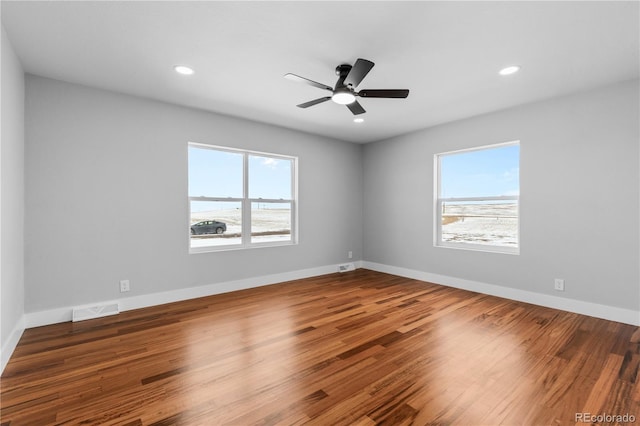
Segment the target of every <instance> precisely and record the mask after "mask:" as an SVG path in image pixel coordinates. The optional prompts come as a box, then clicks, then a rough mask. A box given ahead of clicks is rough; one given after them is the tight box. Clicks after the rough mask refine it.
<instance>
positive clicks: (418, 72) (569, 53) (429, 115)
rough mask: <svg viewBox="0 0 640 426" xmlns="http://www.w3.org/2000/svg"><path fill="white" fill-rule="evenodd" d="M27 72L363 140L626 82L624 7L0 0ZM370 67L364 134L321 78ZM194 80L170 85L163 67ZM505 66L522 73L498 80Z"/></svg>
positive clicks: (631, 53)
mask: <svg viewBox="0 0 640 426" xmlns="http://www.w3.org/2000/svg"><path fill="white" fill-rule="evenodd" d="M2 22H3V25H4V26H5V29H6V31H7V34H8V36H9V39H10V41H11V43H12V44H13V47H14V49H15V50H16V53H17V55H18V57H19V58H20V60H21V62H22V64H23V66H24V68H25V71H26V72H28V73H32V74H36V75H41V76H45V77H50V78H54V79H59V80H64V81H69V82H74V83H80V84H85V85H89V86H94V87H98V88H103V89H109V90H114V91H118V92H123V93H129V94H133V95H137V96H143V97H148V98H153V99H157V100H161V101H166V102H171V103H176V104H181V105H186V106H190V107H195V108H201V109H205V110H210V111H215V112H219V113H223V114H228V115H232V116H239V117H244V118H247V119H251V120H256V121H261V122H266V123H271V124H275V125H279V126H284V127H288V128H293V129H298V130H302V131H305V132H311V133H316V134H321V135H326V136H329V137H332V138H337V139H340V140H344V141H351V142H360V143H364V142H371V141H375V140H380V139H385V138H388V137H392V136H395V135H399V134H403V133H407V132H411V131H414V130H418V129H422V128H426V127H430V126H433V125H436V124H439V123H444V122H448V121H452V120H457V119H461V118H465V117H469V116H474V115H478V114H482V113H486V112H490V111H495V110H499V109H503V108H508V107H511V106H514V105H518V104H522V103H527V102H532V101H535V100H540V99H544V98H549V97H554V96H558V95H562V94H566V93H571V92H576V91H581V90H585V89H588V88H591V87H595V86H600V85H606V84H610V83H613V82H616V81H623V80H629V79H633V78H638V75H639V64H640V29H639V3H638V2H636V1H632V2H606V1H602V2H541V1H538V2H484V1H471V2H415V1H412V2H398V1H374V2H365V1H354V2H346V1H341V2H324V1H322V2H263V1H262V2H213V1H209V2H205V1H201V2H187V1H172V2H166V1H164V2H151V1H140V2H137V1H136V2H133V1H124V2H119V1H104V2H89V1H84V2H70V1H69V2H51V1H46V2H39V1H15V2H12V1H2ZM357 58H365V59H369V60H371V61H373V62H375V64H376V66H375V67H374V68H373V70H372V71H371V72H370V73H369V75H368V76H367V77H366V78H365V79H364V81H363V82H362V84H360V86H359V89H410V90H411V93H410V95H409V97H408V98H407V99H404V100H403V99H361V100H360V103H361V104H362V105H363V106H364V108H365V109H366V110H367V113H366V114H364V115H363V117H364V118H365V120H366V121H365V122H364V123H362V124H354V123H353V121H352V120H353V115H352V114H351V113H350V112H349V110H348V109H347V108H346V107H344V106H341V105H337V104H334V103H333V102H325V103H323V104H320V105H316V106H314V107H311V108H308V109H300V108H296V106H295V105H297V104H299V103H302V102H305V101H308V100H312V99H315V98H319V97H322V96H326V95H327V93H328V92H325V91H323V90H321V89H317V88H314V87H311V86H306V85H303V84H298V83H294V82H291V81H288V80H285V79H284V78H283V75H284V74H286V73H294V74H298V75H301V76H304V77H306V78H309V79H312V80H315V81H318V82H321V83H324V84H327V85H329V86H333V85H334V84H335V82H336V79H337V76H336V75H335V72H334V70H335V67H336V66H337V65H338V64H340V63H351V64H352V63H353V62H355V60H356V59H357ZM175 64H186V65H189V66H191V67H193V68H194V69H195V71H196V73H195V74H194V75H193V76H190V77H184V76H180V75H178V74H176V73H175V72H174V71H173V65H175ZM510 64H518V65H521V66H522V70H521V72H520V73H518V74H515V75H512V76H509V77H501V76H499V75H498V70H499V69H501V68H502V67H504V66H506V65H510Z"/></svg>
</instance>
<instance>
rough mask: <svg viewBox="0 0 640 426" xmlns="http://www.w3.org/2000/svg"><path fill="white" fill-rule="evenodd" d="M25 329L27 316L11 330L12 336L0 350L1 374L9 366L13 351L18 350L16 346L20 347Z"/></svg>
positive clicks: (22, 317) (21, 318)
mask: <svg viewBox="0 0 640 426" xmlns="http://www.w3.org/2000/svg"><path fill="white" fill-rule="evenodd" d="M24 329H25V316H24V315H23V316H21V317H20V319H19V320H18V323H17V324H16V326H15V327H14V328H13V330H11V334H10V335H9V338H8V339H7V341H6V342H5V344H4V345H2V349H0V374H2V373H3V372H4V368H5V367H6V366H7V363H8V362H9V359H10V358H11V355H13V351H15V350H16V346H18V342H19V341H20V337H22V333H23V332H24Z"/></svg>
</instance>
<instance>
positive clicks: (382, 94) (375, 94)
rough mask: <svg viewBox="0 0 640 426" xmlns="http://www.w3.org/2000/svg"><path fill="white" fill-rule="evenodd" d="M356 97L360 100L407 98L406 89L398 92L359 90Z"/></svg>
mask: <svg viewBox="0 0 640 426" xmlns="http://www.w3.org/2000/svg"><path fill="white" fill-rule="evenodd" d="M358 96H360V97H362V98H406V97H407V96H409V90H408V89H399V90H386V89H381V90H377V89H373V90H367V89H365V90H361V91H359V92H358Z"/></svg>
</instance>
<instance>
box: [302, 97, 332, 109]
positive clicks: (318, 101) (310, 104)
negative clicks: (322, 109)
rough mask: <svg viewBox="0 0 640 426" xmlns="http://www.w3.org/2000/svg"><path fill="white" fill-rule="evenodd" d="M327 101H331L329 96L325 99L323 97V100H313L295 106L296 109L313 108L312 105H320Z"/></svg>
mask: <svg viewBox="0 0 640 426" xmlns="http://www.w3.org/2000/svg"><path fill="white" fill-rule="evenodd" d="M329 99H331V96H327V97H324V98H318V99H314V100H312V101H309V102H305V103H303V104H300V105H296V106H297V107H298V108H309V107H310V106H314V105H317V104H321V103H322V102H326V101H328V100H329Z"/></svg>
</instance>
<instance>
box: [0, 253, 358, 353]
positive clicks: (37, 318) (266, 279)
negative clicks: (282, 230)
mask: <svg viewBox="0 0 640 426" xmlns="http://www.w3.org/2000/svg"><path fill="white" fill-rule="evenodd" d="M354 263H355V265H356V268H359V267H361V264H362V262H354ZM333 272H338V265H337V264H336V265H327V266H320V267H316V268H310V269H302V270H298V271H291V272H283V273H279V274H272V275H264V276H259V277H253V278H245V279H242V280H236V281H227V282H221V283H215V284H208V285H203V286H198V287H188V288H183V289H178V290H170V291H164V292H159V293H151V294H143V295H140V296H132V297H125V298H122V299H118V300H109V301H103V300H96V301H94V302H93V304H99V303H117V304H118V306H119V308H120V311H121V312H123V311H130V310H132V309H140V308H146V307H149V306H157V305H163V304H165V303H172V302H179V301H182V300H189V299H195V298H198V297H205V296H212V295H214V294H221V293H228V292H231V291H237V290H245V289H248V288H253V287H261V286H265V285H271V284H277V283H282V282H286V281H292V280H298V279H302V278H309V277H315V276H318V275H325V274H330V273H333ZM74 307H75V306H64V307H61V308H54V309H48V310H46V311H39V312H30V313H27V314H26V315H25V317H26V320H25V325H26V328H32V327H40V326H43V325H49V324H56V323H60V322H67V321H71V319H72V312H73V308H74ZM12 352H13V351H12ZM2 353H3V356H4V350H3V351H2Z"/></svg>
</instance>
